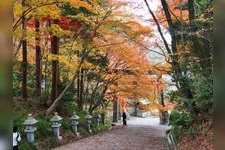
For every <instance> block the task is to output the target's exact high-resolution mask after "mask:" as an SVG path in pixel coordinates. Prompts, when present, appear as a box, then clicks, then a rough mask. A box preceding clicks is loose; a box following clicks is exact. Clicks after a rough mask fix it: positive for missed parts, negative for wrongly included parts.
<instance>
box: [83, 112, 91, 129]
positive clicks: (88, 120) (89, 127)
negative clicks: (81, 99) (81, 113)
mask: <svg viewBox="0 0 225 150" xmlns="http://www.w3.org/2000/svg"><path fill="white" fill-rule="evenodd" d="M91 119H92V116H91V115H89V113H87V115H86V116H85V122H86V127H87V130H88V132H89V133H91V132H92V130H91Z"/></svg>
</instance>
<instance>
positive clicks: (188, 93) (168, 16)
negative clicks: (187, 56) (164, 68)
mask: <svg viewBox="0 0 225 150" xmlns="http://www.w3.org/2000/svg"><path fill="white" fill-rule="evenodd" d="M161 3H162V6H163V10H164V12H165V15H166V19H167V22H168V26H169V31H170V34H171V48H172V52H173V55H172V56H171V57H172V64H173V70H174V73H175V74H176V77H177V79H178V81H179V84H180V87H181V91H182V93H183V96H184V97H186V98H189V99H192V98H193V95H192V93H191V90H190V88H189V86H188V85H187V83H186V81H185V80H184V79H183V77H182V76H183V75H182V70H181V68H180V64H179V59H178V56H177V55H176V54H177V37H176V34H175V29H176V27H175V26H174V24H173V21H172V17H171V14H170V11H169V8H168V5H167V3H166V0H161Z"/></svg>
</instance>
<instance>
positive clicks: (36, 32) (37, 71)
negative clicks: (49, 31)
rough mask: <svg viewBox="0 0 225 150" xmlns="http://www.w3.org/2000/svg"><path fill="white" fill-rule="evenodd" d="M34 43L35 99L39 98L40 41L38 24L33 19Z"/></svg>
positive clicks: (37, 21) (40, 73)
mask: <svg viewBox="0 0 225 150" xmlns="http://www.w3.org/2000/svg"><path fill="white" fill-rule="evenodd" d="M35 35H36V36H35V42H36V68H35V69H36V70H35V72H36V86H35V88H36V89H35V95H36V96H37V97H39V96H41V79H42V71H41V47H40V44H41V41H40V40H41V39H40V22H39V20H38V19H35Z"/></svg>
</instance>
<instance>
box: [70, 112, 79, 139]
mask: <svg viewBox="0 0 225 150" xmlns="http://www.w3.org/2000/svg"><path fill="white" fill-rule="evenodd" d="M79 118H80V117H79V116H77V115H76V112H74V113H73V116H72V117H71V118H70V119H71V126H72V131H73V133H75V134H76V135H77V136H79V133H78V132H77V125H78V124H79V122H78V119H79Z"/></svg>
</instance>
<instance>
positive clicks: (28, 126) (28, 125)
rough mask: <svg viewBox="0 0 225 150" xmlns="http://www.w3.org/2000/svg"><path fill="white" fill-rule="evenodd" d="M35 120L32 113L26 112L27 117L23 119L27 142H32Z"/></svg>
mask: <svg viewBox="0 0 225 150" xmlns="http://www.w3.org/2000/svg"><path fill="white" fill-rule="evenodd" d="M36 123H37V120H35V119H34V118H33V117H32V114H28V118H27V119H26V120H25V121H24V123H23V124H24V125H25V130H24V132H25V133H26V135H27V141H28V142H34V132H35V131H36V127H35V124H36Z"/></svg>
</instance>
